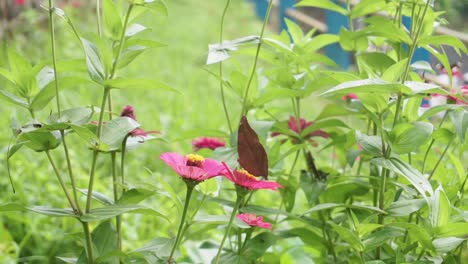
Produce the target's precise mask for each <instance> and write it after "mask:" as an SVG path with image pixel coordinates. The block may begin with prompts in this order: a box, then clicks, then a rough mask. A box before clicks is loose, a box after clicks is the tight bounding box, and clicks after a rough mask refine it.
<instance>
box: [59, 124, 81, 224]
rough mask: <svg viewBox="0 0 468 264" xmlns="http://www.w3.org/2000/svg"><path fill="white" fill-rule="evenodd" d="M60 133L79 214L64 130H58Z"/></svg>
mask: <svg viewBox="0 0 468 264" xmlns="http://www.w3.org/2000/svg"><path fill="white" fill-rule="evenodd" d="M60 135H61V136H62V144H63V151H64V152H65V159H66V160H67V168H68V176H69V177H70V183H71V185H72V192H73V198H74V199H75V203H76V209H78V213H79V214H80V215H81V214H82V213H83V212H82V211H81V207H80V203H79V202H78V194H77V192H76V184H75V177H74V175H73V169H72V165H71V160H70V153H69V152H68V146H67V141H66V139H65V132H64V131H63V130H60Z"/></svg>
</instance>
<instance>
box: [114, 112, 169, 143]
mask: <svg viewBox="0 0 468 264" xmlns="http://www.w3.org/2000/svg"><path fill="white" fill-rule="evenodd" d="M120 116H121V117H124V116H125V117H129V118H131V119H133V120H135V121H136V115H135V109H134V108H133V106H131V105H127V106H126V107H125V108H124V109H123V110H122V112H121V113H120ZM148 134H160V132H159V131H155V130H153V131H145V130H143V129H142V128H135V129H134V130H133V131H132V132H130V135H131V136H132V137H138V136H140V137H146V136H148Z"/></svg>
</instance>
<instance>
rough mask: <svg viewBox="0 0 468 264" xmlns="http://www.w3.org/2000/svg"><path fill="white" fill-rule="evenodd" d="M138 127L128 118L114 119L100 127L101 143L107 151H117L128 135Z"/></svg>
mask: <svg viewBox="0 0 468 264" xmlns="http://www.w3.org/2000/svg"><path fill="white" fill-rule="evenodd" d="M139 126H140V124H138V123H137V122H136V121H135V120H133V119H131V118H129V117H118V118H114V119H112V120H110V121H109V122H106V123H105V124H104V125H102V134H101V141H102V142H103V143H104V144H106V145H107V146H108V147H109V149H108V150H107V151H112V150H118V149H120V148H121V146H122V142H123V140H124V139H125V137H127V135H128V133H130V132H132V131H133V130H134V129H135V128H138V127H139ZM103 151H104V150H103Z"/></svg>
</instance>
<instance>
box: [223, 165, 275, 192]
mask: <svg viewBox="0 0 468 264" xmlns="http://www.w3.org/2000/svg"><path fill="white" fill-rule="evenodd" d="M223 165H224V167H225V168H226V170H225V171H224V176H225V177H226V178H227V179H228V180H230V181H232V182H233V183H234V184H236V185H238V186H240V187H244V188H246V189H249V190H258V189H270V190H273V191H276V190H277V189H278V188H283V186H282V185H281V184H279V183H277V182H273V181H264V180H259V179H258V178H257V177H255V176H254V175H252V174H250V173H249V172H248V171H246V170H242V169H240V170H235V171H234V172H233V171H231V169H229V167H228V166H227V165H226V163H224V162H223Z"/></svg>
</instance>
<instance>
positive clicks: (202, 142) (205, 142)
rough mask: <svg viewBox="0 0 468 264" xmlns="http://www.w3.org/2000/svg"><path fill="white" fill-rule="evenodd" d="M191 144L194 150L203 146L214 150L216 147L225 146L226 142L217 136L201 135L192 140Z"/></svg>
mask: <svg viewBox="0 0 468 264" xmlns="http://www.w3.org/2000/svg"><path fill="white" fill-rule="evenodd" d="M192 146H193V150H194V151H198V150H200V149H204V148H208V149H211V150H215V149H217V148H220V147H224V146H226V143H224V142H223V141H221V140H219V139H217V138H210V137H201V138H198V139H194V140H192Z"/></svg>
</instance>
